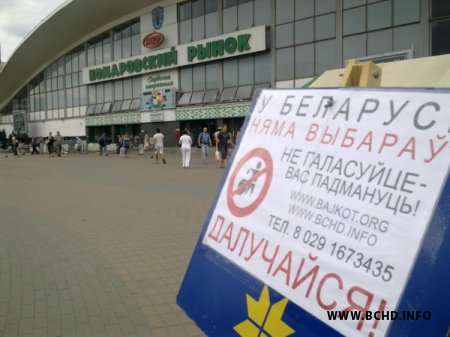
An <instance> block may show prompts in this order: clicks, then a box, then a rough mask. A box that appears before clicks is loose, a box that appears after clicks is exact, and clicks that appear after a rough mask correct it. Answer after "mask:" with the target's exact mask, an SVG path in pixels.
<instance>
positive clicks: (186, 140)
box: [178, 130, 192, 168]
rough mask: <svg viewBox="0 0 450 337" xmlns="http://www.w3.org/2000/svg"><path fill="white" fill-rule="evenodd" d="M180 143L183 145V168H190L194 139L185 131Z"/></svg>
mask: <svg viewBox="0 0 450 337" xmlns="http://www.w3.org/2000/svg"><path fill="white" fill-rule="evenodd" d="M178 143H180V144H181V160H182V164H183V168H188V167H189V162H190V161H191V145H192V138H191V137H190V136H189V135H188V134H187V131H186V130H184V131H183V133H182V135H181V137H180V140H179V141H178Z"/></svg>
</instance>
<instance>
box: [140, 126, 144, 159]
mask: <svg viewBox="0 0 450 337" xmlns="http://www.w3.org/2000/svg"><path fill="white" fill-rule="evenodd" d="M144 150H145V132H144V130H141V133H140V134H139V155H140V156H142V155H144Z"/></svg>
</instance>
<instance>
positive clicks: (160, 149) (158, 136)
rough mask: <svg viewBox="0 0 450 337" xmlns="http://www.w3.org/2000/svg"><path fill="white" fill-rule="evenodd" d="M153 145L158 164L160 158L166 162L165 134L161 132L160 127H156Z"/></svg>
mask: <svg viewBox="0 0 450 337" xmlns="http://www.w3.org/2000/svg"><path fill="white" fill-rule="evenodd" d="M153 146H154V148H155V162H156V164H158V163H159V159H160V158H161V160H162V162H163V163H164V164H165V163H166V160H165V159H164V135H163V134H162V133H161V130H160V129H159V128H157V129H156V133H155V134H154V135H153Z"/></svg>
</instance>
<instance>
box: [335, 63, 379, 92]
mask: <svg viewBox="0 0 450 337" xmlns="http://www.w3.org/2000/svg"><path fill="white" fill-rule="evenodd" d="M380 82H381V68H380V67H379V66H377V65H376V64H375V63H373V62H372V61H367V62H358V61H356V60H350V61H349V62H348V64H347V67H345V72H344V75H343V77H342V80H341V86H343V87H379V86H380Z"/></svg>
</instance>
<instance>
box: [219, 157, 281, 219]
mask: <svg viewBox="0 0 450 337" xmlns="http://www.w3.org/2000/svg"><path fill="white" fill-rule="evenodd" d="M255 157H259V158H261V159H262V162H263V164H264V166H263V168H262V169H261V170H260V171H258V173H256V174H254V175H252V176H251V177H250V178H249V179H248V180H246V181H245V183H242V184H239V186H238V187H237V188H234V185H235V184H234V183H235V181H236V176H237V174H238V173H239V172H240V170H241V169H242V167H243V166H244V165H245V164H246V163H247V162H248V161H249V160H251V159H253V158H255ZM272 174H273V161H272V157H271V155H270V153H269V152H268V151H267V150H265V149H263V148H256V149H253V150H252V151H250V152H249V153H247V154H246V155H245V156H244V157H242V158H241V160H240V161H239V163H238V164H237V166H236V168H235V169H234V171H233V173H232V174H231V178H230V182H229V184H228V188H227V204H228V208H229V210H230V212H231V214H233V215H234V216H236V217H240V218H242V217H244V216H247V215H249V214H251V213H253V212H254V211H255V210H256V209H257V208H258V206H259V205H260V204H261V203H262V201H263V200H264V198H265V196H266V194H267V192H268V190H269V187H270V183H271V182H272ZM260 177H262V178H264V183H263V186H262V188H261V191H260V193H259V194H258V195H257V196H256V198H255V200H253V201H252V202H251V203H250V204H249V205H248V206H245V207H241V206H238V205H237V204H236V202H235V197H236V196H237V195H239V194H240V193H241V192H242V191H244V190H245V189H246V188H248V187H249V185H250V184H254V183H255V182H256V181H257V180H258V178H260Z"/></svg>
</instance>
